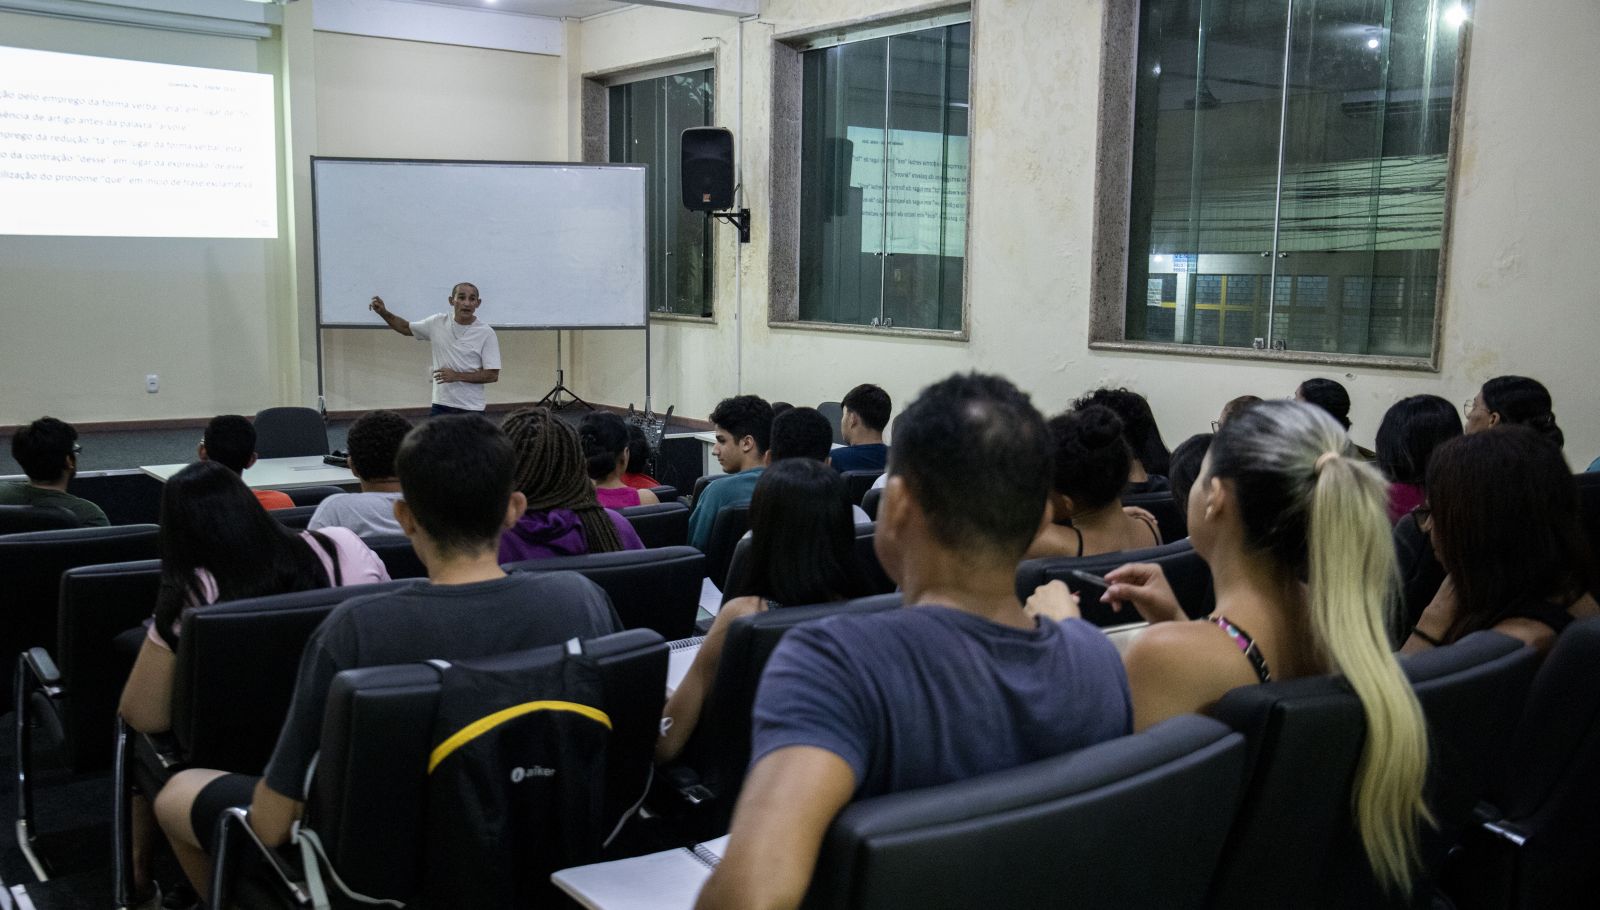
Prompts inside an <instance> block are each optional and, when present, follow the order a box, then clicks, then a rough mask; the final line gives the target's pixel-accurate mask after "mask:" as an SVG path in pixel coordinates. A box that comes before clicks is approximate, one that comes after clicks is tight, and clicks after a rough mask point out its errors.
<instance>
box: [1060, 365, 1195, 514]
mask: <svg viewBox="0 0 1600 910" xmlns="http://www.w3.org/2000/svg"><path fill="white" fill-rule="evenodd" d="M1091 404H1098V405H1101V406H1103V407H1107V408H1110V409H1111V411H1112V413H1114V414H1116V415H1117V417H1119V418H1121V420H1122V436H1123V438H1124V439H1126V440H1127V441H1128V448H1129V449H1131V450H1133V463H1132V467H1131V468H1130V469H1129V471H1128V488H1127V490H1125V491H1124V492H1127V493H1159V492H1161V491H1162V490H1165V489H1167V471H1168V468H1169V463H1170V462H1171V459H1172V453H1171V452H1168V451H1167V444H1166V443H1165V442H1162V441H1161V428H1160V427H1158V426H1156V415H1155V414H1154V413H1153V412H1152V411H1151V410H1150V402H1148V401H1146V400H1145V397H1144V396H1143V395H1140V394H1139V393H1138V392H1134V391H1131V390H1129V389H1095V390H1094V391H1093V392H1090V393H1089V394H1087V395H1085V396H1083V397H1082V398H1079V399H1078V400H1077V401H1074V402H1073V403H1072V409H1073V410H1074V411H1081V410H1083V409H1084V408H1086V407H1088V406H1089V405H1091Z"/></svg>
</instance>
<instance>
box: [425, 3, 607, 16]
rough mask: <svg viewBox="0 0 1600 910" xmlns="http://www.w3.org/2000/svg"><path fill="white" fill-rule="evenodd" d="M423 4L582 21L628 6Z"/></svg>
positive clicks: (585, 4)
mask: <svg viewBox="0 0 1600 910" xmlns="http://www.w3.org/2000/svg"><path fill="white" fill-rule="evenodd" d="M425 2H429V3H440V4H443V5H445V6H461V7H466V8H468V9H481V10H490V11H493V12H501V13H521V14H523V15H525V16H546V17H549V18H551V19H565V18H571V19H582V18H584V17H585V16H593V15H595V14H596V13H607V12H610V11H612V10H617V9H622V8H623V7H625V6H628V4H627V3H621V2H618V0H425Z"/></svg>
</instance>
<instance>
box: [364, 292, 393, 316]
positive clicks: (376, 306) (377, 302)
mask: <svg viewBox="0 0 1600 910" xmlns="http://www.w3.org/2000/svg"><path fill="white" fill-rule="evenodd" d="M367 309H369V310H371V311H372V312H374V313H377V314H378V315H379V316H387V315H389V308H388V307H386V306H384V305H383V298H382V297H378V296H376V295H374V296H373V298H372V303H370V304H368V305H367Z"/></svg>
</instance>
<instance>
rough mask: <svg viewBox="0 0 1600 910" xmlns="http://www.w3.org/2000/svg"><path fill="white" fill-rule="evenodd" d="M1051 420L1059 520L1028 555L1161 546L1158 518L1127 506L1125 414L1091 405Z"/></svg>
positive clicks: (1053, 494)
mask: <svg viewBox="0 0 1600 910" xmlns="http://www.w3.org/2000/svg"><path fill="white" fill-rule="evenodd" d="M1049 426H1050V436H1051V440H1052V441H1053V442H1054V444H1055V475H1054V478H1053V480H1052V482H1051V490H1050V509H1051V513H1052V516H1053V518H1054V521H1053V522H1051V523H1050V524H1048V525H1046V526H1045V529H1044V530H1043V531H1041V532H1040V533H1039V536H1038V537H1037V538H1035V539H1034V542H1033V546H1031V547H1029V548H1028V553H1027V558H1028V559H1035V558H1038V557H1042V556H1096V555H1099V554H1101V553H1116V552H1118V551H1119V550H1137V549H1141V548H1144V547H1157V546H1160V545H1161V532H1160V531H1159V530H1158V529H1157V528H1156V525H1155V523H1154V522H1152V521H1150V520H1148V519H1146V518H1144V517H1140V516H1134V515H1129V514H1127V513H1125V512H1123V510H1122V489H1123V487H1125V486H1127V483H1128V469H1129V467H1130V466H1131V465H1132V462H1133V453H1132V452H1130V451H1129V450H1128V443H1127V442H1126V441H1124V439H1123V436H1122V420H1121V419H1120V418H1118V417H1117V415H1116V414H1114V413H1113V412H1112V411H1111V409H1110V408H1105V407H1101V406H1100V405H1089V406H1088V407H1085V408H1083V409H1081V410H1077V411H1069V412H1068V413H1066V414H1062V415H1060V416H1058V417H1054V418H1052V419H1051V420H1050V424H1049ZM1065 522H1070V524H1068V523H1065Z"/></svg>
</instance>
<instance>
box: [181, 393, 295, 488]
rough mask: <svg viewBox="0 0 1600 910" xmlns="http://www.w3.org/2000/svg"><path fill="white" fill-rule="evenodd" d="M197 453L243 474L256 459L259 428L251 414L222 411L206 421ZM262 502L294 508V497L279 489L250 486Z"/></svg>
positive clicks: (205, 459) (202, 459) (203, 458)
mask: <svg viewBox="0 0 1600 910" xmlns="http://www.w3.org/2000/svg"><path fill="white" fill-rule="evenodd" d="M195 455H196V456H197V457H198V458H199V459H200V460H201V461H214V462H216V463H217V464H220V465H222V466H223V467H225V468H227V469H228V470H230V471H232V472H233V473H235V474H238V475H240V476H243V475H244V472H245V469H246V468H248V467H250V466H251V465H253V464H255V463H256V428H255V427H254V426H251V424H250V419H249V418H248V417H242V416H240V415H238V414H219V415H217V416H216V417H213V418H211V422H210V423H208V424H206V435H205V436H204V437H202V438H201V440H200V446H199V448H197V449H196V450H195ZM250 492H252V493H254V494H255V496H256V499H257V500H259V501H260V502H261V505H262V506H263V507H265V508H267V509H269V510H271V509H292V508H294V500H293V499H290V498H289V494H288V493H284V492H281V491H279V490H251V491H250Z"/></svg>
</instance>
